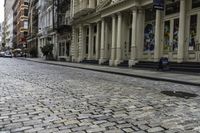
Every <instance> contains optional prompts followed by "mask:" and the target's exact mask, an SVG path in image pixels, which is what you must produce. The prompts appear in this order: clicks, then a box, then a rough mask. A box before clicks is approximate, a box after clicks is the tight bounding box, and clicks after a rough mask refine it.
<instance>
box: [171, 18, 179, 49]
mask: <svg viewBox="0 0 200 133" xmlns="http://www.w3.org/2000/svg"><path fill="white" fill-rule="evenodd" d="M178 30H179V19H175V20H174V30H173V43H172V50H173V51H177V50H178Z"/></svg>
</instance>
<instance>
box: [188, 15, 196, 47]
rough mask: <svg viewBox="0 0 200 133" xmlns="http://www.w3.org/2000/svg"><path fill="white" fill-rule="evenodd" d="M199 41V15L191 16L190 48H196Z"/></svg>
mask: <svg viewBox="0 0 200 133" xmlns="http://www.w3.org/2000/svg"><path fill="white" fill-rule="evenodd" d="M196 42H197V15H192V16H191V17H190V38H189V50H195V47H196Z"/></svg>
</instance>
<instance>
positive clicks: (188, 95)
mask: <svg viewBox="0 0 200 133" xmlns="http://www.w3.org/2000/svg"><path fill="white" fill-rule="evenodd" d="M161 93H162V94H165V95H168V96H175V97H180V98H185V99H189V98H194V97H197V96H198V95H197V94H192V93H187V92H182V91H161Z"/></svg>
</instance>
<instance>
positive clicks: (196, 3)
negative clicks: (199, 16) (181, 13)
mask: <svg viewBox="0 0 200 133" xmlns="http://www.w3.org/2000/svg"><path fill="white" fill-rule="evenodd" d="M197 7H200V0H192V8H197Z"/></svg>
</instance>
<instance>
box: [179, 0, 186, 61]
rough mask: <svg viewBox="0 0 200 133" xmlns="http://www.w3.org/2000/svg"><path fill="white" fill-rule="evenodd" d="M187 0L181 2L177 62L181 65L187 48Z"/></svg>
mask: <svg viewBox="0 0 200 133" xmlns="http://www.w3.org/2000/svg"><path fill="white" fill-rule="evenodd" d="M185 6H186V5H185V0H180V17H179V32H178V55H177V57H178V58H177V62H179V63H181V62H183V60H184V46H185V10H186V8H185Z"/></svg>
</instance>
